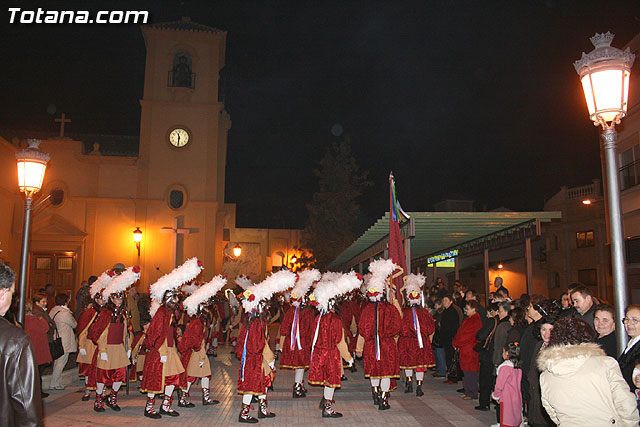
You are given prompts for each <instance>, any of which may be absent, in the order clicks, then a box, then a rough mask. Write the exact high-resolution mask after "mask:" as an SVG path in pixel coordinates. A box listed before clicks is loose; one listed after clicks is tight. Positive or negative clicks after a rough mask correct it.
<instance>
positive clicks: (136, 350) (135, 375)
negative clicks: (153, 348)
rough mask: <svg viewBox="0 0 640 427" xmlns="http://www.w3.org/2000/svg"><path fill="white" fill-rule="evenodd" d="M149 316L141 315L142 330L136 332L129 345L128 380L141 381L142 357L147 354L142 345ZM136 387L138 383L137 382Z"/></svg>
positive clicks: (149, 321) (147, 327)
mask: <svg viewBox="0 0 640 427" xmlns="http://www.w3.org/2000/svg"><path fill="white" fill-rule="evenodd" d="M150 323H151V318H149V317H142V318H141V319H140V326H142V331H140V332H138V333H137V334H136V336H134V337H133V344H132V345H131V370H130V371H129V382H130V383H132V382H136V381H142V371H143V370H144V358H145V356H146V355H147V349H146V348H144V347H143V346H142V343H143V342H144V339H145V337H146V336H147V330H148V329H149V324H150ZM138 388H140V385H139V384H138Z"/></svg>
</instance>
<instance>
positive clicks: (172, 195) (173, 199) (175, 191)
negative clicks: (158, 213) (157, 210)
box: [165, 184, 189, 211]
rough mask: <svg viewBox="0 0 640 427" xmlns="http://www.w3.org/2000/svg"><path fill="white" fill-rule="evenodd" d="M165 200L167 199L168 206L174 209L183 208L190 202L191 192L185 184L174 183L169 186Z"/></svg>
mask: <svg viewBox="0 0 640 427" xmlns="http://www.w3.org/2000/svg"><path fill="white" fill-rule="evenodd" d="M165 200H166V201H167V206H168V207H169V209H171V210H172V211H179V210H183V209H185V208H186V206H187V203H189V193H188V192H187V189H186V188H184V186H182V185H180V184H173V185H170V186H169V188H167V192H166V193H165Z"/></svg>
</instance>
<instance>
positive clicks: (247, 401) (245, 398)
mask: <svg viewBox="0 0 640 427" xmlns="http://www.w3.org/2000/svg"><path fill="white" fill-rule="evenodd" d="M252 399H253V395H251V394H243V395H242V403H243V404H244V405H251V400H252Z"/></svg>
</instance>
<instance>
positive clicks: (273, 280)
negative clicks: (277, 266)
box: [242, 270, 296, 313]
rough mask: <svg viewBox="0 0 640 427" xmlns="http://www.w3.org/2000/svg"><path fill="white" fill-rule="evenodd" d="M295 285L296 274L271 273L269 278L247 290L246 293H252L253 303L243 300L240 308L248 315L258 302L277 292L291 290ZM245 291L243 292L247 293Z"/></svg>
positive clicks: (288, 272)
mask: <svg viewBox="0 0 640 427" xmlns="http://www.w3.org/2000/svg"><path fill="white" fill-rule="evenodd" d="M295 283H296V273H294V272H292V271H289V270H280V271H278V272H277V273H273V274H272V275H271V276H269V277H267V278H266V279H264V280H263V281H262V282H260V283H258V284H257V285H254V286H252V287H250V288H249V289H247V291H248V292H250V293H252V294H253V295H254V296H255V298H254V300H253V301H249V300H248V299H246V298H245V299H244V300H243V301H242V306H243V307H244V310H245V311H246V312H247V313H248V312H250V311H251V310H254V309H255V308H256V307H257V306H258V304H259V303H260V301H263V300H267V299H269V298H271V297H272V296H273V294H276V293H278V292H284V291H286V290H288V289H289V288H291V287H292V286H293V285H294V284H295ZM247 291H245V292H247Z"/></svg>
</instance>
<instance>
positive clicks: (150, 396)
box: [147, 393, 156, 399]
mask: <svg viewBox="0 0 640 427" xmlns="http://www.w3.org/2000/svg"><path fill="white" fill-rule="evenodd" d="M147 397H148V398H149V399H153V398H154V397H156V395H155V394H154V393H147Z"/></svg>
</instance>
